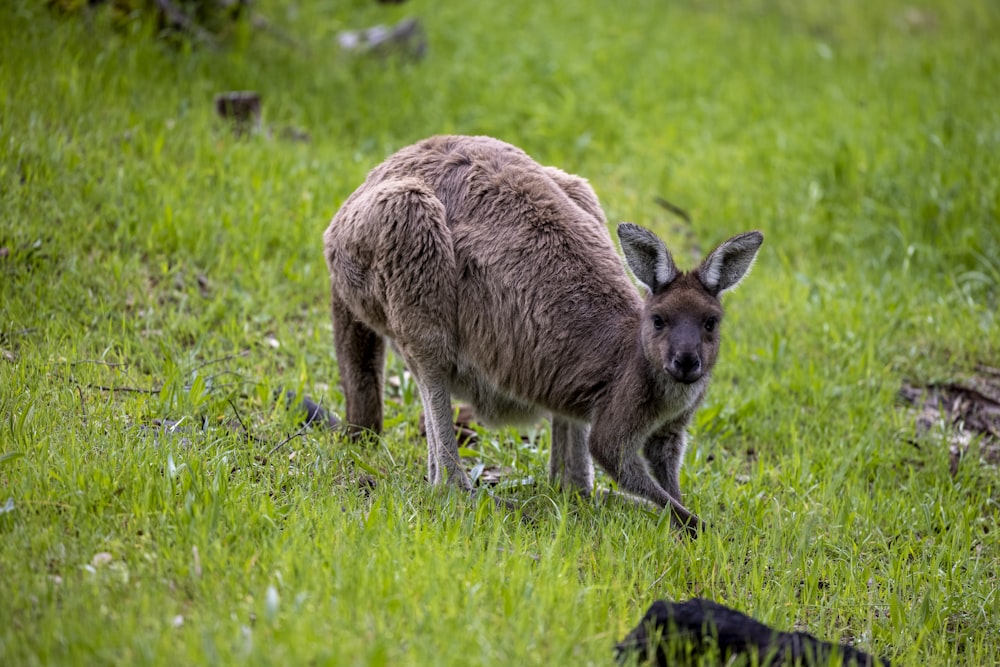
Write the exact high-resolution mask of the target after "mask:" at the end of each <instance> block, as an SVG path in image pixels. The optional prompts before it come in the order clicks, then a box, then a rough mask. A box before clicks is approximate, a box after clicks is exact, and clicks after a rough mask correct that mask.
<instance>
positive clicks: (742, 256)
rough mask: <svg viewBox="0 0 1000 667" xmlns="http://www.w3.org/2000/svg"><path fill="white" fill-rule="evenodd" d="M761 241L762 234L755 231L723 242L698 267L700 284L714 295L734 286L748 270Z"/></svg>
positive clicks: (755, 256)
mask: <svg viewBox="0 0 1000 667" xmlns="http://www.w3.org/2000/svg"><path fill="white" fill-rule="evenodd" d="M763 242H764V235H763V234H761V233H760V232H756V231H754V232H746V233H744V234H739V235H737V236H734V237H733V238H731V239H729V240H728V241H725V242H723V243H722V244H721V245H720V246H719V247H718V248H716V249H715V250H713V251H712V252H710V253H708V257H706V258H705V261H703V262H702V263H701V266H699V267H698V269H697V271H698V279H699V280H700V281H701V284H702V285H704V286H705V289H707V290H708V291H709V292H711V293H712V294H716V295H718V294H722V293H723V292H725V291H726V290H730V289H732V288H734V287H736V286H737V285H738V284H739V283H740V281H741V280H743V277H744V276H746V274H747V273H748V272H749V271H750V267H751V266H753V262H754V260H755V259H757V251H758V250H760V245H761V244H762V243H763Z"/></svg>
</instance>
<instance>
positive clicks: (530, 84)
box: [0, 0, 1000, 665]
mask: <svg viewBox="0 0 1000 667" xmlns="http://www.w3.org/2000/svg"><path fill="white" fill-rule="evenodd" d="M256 10H257V11H258V12H259V13H261V14H262V15H263V16H265V17H267V18H268V20H269V21H270V23H271V25H272V26H273V29H272V30H269V31H264V30H260V29H253V28H250V27H248V26H245V27H244V28H243V29H241V30H239V31H238V32H237V33H236V34H234V35H233V36H232V37H231V39H230V40H229V41H228V42H227V44H226V45H225V46H224V47H223V48H204V47H202V48H193V49H192V48H174V47H171V46H168V45H166V44H164V43H162V42H161V41H158V40H156V39H154V38H153V36H152V35H151V31H150V28H149V26H148V25H145V24H143V23H142V22H139V21H127V20H126V21H125V22H124V24H123V26H121V27H117V28H116V27H115V25H114V22H113V21H112V19H111V18H110V14H109V12H108V10H107V9H106V8H105V7H98V8H96V9H95V10H93V11H90V12H86V11H84V12H79V13H75V14H73V15H71V16H68V17H67V16H63V15H60V14H58V13H55V12H52V11H49V10H48V9H46V8H45V6H44V3H41V2H36V1H33V0H13V1H12V2H3V3H0V598H2V601H0V664H4V665H72V664H81V665H83V664H87V665H91V664H162V665H178V664H192V665H194V664H248V665H293V664H317V665H327V664H329V665H333V664H338V665H341V664H342V665H388V664H392V665H459V664H461V665H470V664H481V665H502V664H518V665H570V664H590V665H606V664H611V662H612V650H611V649H612V646H613V644H614V643H615V642H616V641H618V640H620V639H621V638H622V637H623V636H624V634H625V633H626V632H627V631H628V629H629V628H630V627H631V626H632V625H633V624H634V623H635V622H636V621H637V620H638V619H639V618H640V616H641V615H642V614H643V612H644V611H645V609H646V607H647V606H648V605H649V604H650V603H651V602H652V601H653V600H655V599H657V598H664V597H665V598H671V599H686V598H688V597H691V596H704V597H711V598H714V599H716V600H718V601H720V602H724V603H726V604H729V605H731V606H734V607H736V608H738V609H740V610H742V611H745V612H747V613H750V614H752V615H754V616H755V617H757V618H759V619H760V620H763V621H765V622H767V623H770V624H773V625H775V626H778V627H780V628H785V629H792V628H793V627H794V628H799V629H807V630H809V631H810V632H812V633H814V634H817V635H819V636H822V637H825V638H828V639H832V640H841V641H849V642H853V643H854V644H856V645H858V646H859V647H861V648H863V649H865V650H868V651H873V652H876V653H878V654H880V655H885V656H887V657H890V658H892V659H893V660H894V661H898V662H899V663H900V664H909V665H918V664H919V665H949V664H954V665H961V664H967V665H995V664H998V663H1000V592H998V589H1000V572H998V570H1000V539H998V538H997V535H998V529H1000V526H998V518H1000V473H998V471H997V468H996V467H995V466H991V465H987V464H985V463H983V462H981V461H980V460H978V457H977V456H975V455H970V456H967V457H965V458H964V459H962V461H961V463H960V465H959V466H958V469H957V472H956V473H955V474H954V475H953V474H951V473H950V471H949V463H950V462H949V453H948V449H949V444H950V443H951V439H950V435H949V432H948V429H947V428H946V425H945V424H943V423H942V424H938V425H935V426H934V427H933V428H931V429H930V430H929V431H928V432H926V433H923V434H919V435H918V434H915V432H914V423H913V414H912V413H911V412H909V411H908V410H907V409H906V406H905V405H904V404H903V403H902V402H901V400H900V399H899V397H898V392H899V389H900V386H901V385H902V383H903V382H904V381H908V382H911V383H914V384H916V385H922V384H927V383H931V382H938V381H953V380H961V379H963V378H967V377H968V376H969V375H970V374H972V373H975V372H976V368H977V365H979V364H985V365H986V366H992V367H997V366H1000V322H998V317H997V309H998V301H1000V222H998V218H1000V86H998V85H997V84H998V81H1000V39H998V38H997V37H998V35H1000V8H998V6H997V5H996V3H994V2H991V1H990V0H979V1H976V0H969V1H966V2H944V1H943V0H928V1H927V2H924V3H921V4H920V5H919V6H918V5H911V4H908V3H902V2H889V1H887V0H868V1H866V2H857V1H853V0H852V1H850V2H840V3H829V2H823V1H820V0H803V1H801V2H795V1H792V0H773V1H765V0H738V1H737V0H733V1H732V2H725V3H706V2H700V1H697V0H678V1H677V2H670V3H667V2H653V1H642V0H627V1H626V2H621V3H601V2H576V3H541V2H531V1H528V0H505V1H504V2H495V1H493V0H487V1H484V2H476V3H450V4H449V3H431V2H427V1H426V0H413V1H412V2H409V3H406V4H404V5H401V6H399V7H392V8H387V7H385V6H382V5H378V4H376V3H372V2H367V1H366V2H361V1H360V0H355V1H354V2H349V3H329V2H314V1H311V0H309V1H307V0H302V1H300V2H278V1H277V0H261V2H259V3H258V4H257V5H256ZM407 15H416V16H419V17H420V18H421V20H422V21H423V23H424V26H425V28H426V30H427V37H428V42H429V49H428V52H427V55H426V57H425V58H424V59H423V60H422V61H420V62H407V61H405V60H400V59H394V58H390V59H378V58H364V57H361V58H352V57H348V56H346V55H345V54H343V53H342V52H341V51H340V50H339V49H338V47H337V42H336V35H337V33H338V32H339V31H341V30H344V29H349V28H359V27H366V26H368V25H371V24H374V23H378V22H382V23H389V22H394V21H397V20H399V19H401V18H402V17H404V16H407ZM279 30H280V32H278V31H279ZM233 89H253V90H257V91H259V92H260V93H261V95H262V97H263V106H264V122H265V124H266V126H267V130H268V131H266V132H261V133H258V134H255V135H253V136H250V137H245V138H242V139H239V138H236V137H235V136H233V133H232V132H230V131H229V130H228V129H227V128H226V127H224V126H223V125H221V124H220V122H219V121H218V120H217V119H216V118H215V117H214V114H213V110H212V98H213V95H214V94H215V93H217V92H220V91H223V90H233ZM290 131H295V132H307V133H308V141H301V140H293V139H290V138H288V135H289V134H290ZM443 132H454V133H467V134H473V133H476V134H479V133H481V134H490V135H494V136H497V137H499V138H502V139H504V140H506V141H509V142H511V143H514V144H517V145H519V146H521V147H523V148H524V149H525V150H527V151H528V152H529V153H530V154H532V155H533V156H534V157H536V158H537V159H538V160H539V161H541V162H543V163H547V164H554V165H557V166H560V167H562V168H563V169H565V170H567V171H571V172H575V173H578V174H581V175H583V176H585V177H587V178H589V179H590V181H591V183H592V185H593V186H594V188H595V190H596V191H597V193H598V194H599V195H600V197H601V199H602V203H603V205H604V208H605V211H606V212H607V214H608V218H609V220H611V221H618V220H630V221H634V222H637V223H640V224H643V225H646V226H649V227H650V228H652V229H654V230H656V231H657V232H658V233H659V234H661V235H662V236H663V237H664V238H665V239H666V240H667V241H668V245H669V246H670V247H671V248H672V249H673V251H674V254H675V257H676V258H677V259H678V261H679V263H680V264H682V265H683V266H691V265H693V263H694V262H695V261H696V257H697V256H700V255H701V254H703V253H704V252H705V251H706V250H708V249H710V248H711V247H712V246H713V245H714V244H715V243H717V242H719V241H721V240H723V239H724V238H727V237H728V236H730V235H732V234H734V233H737V232H740V231H744V230H747V229H754V228H756V229H761V230H762V231H763V232H764V233H765V236H766V241H765V245H764V247H763V249H762V253H761V257H760V260H759V261H758V263H757V265H756V267H755V268H754V271H753V273H752V274H751V275H750V276H749V277H748V278H747V280H746V281H745V283H744V286H743V287H742V288H741V289H739V290H738V291H737V292H736V293H734V294H732V295H730V296H729V297H728V298H727V301H726V303H727V308H728V315H727V323H726V325H725V329H726V331H725V334H724V342H723V351H722V357H721V360H720V363H719V366H718V368H717V372H716V376H715V380H714V384H713V386H712V389H711V391H710V393H709V397H708V400H707V401H706V404H705V406H704V407H703V409H702V411H701V412H700V413H699V415H698V417H697V418H696V424H695V428H694V432H693V438H692V446H691V448H690V450H689V452H688V455H687V459H686V465H685V468H684V471H683V473H682V487H683V488H684V489H685V492H686V501H687V503H688V505H689V506H690V507H691V508H692V509H693V510H694V511H696V512H697V513H698V514H700V515H701V516H702V517H703V518H704V519H706V520H707V521H708V522H710V523H711V528H710V530H708V531H707V532H706V533H705V534H703V536H702V537H701V538H700V539H698V540H694V541H692V540H687V539H684V538H683V537H681V536H679V535H677V534H676V533H674V532H672V531H671V530H670V528H669V522H668V521H666V520H664V518H663V517H660V516H657V515H655V514H651V513H649V512H647V511H644V510H642V509H640V508H638V507H635V506H632V505H630V504H627V503H622V502H617V501H608V502H603V503H602V502H595V503H589V502H586V501H581V500H580V499H578V498H575V497H571V496H569V495H567V494H563V493H561V492H560V491H558V490H556V489H553V488H551V487H550V486H549V485H548V484H547V482H546V481H545V471H546V462H547V452H548V441H547V440H548V435H547V429H546V428H545V427H544V426H540V427H539V429H538V430H537V431H534V432H530V433H526V434H525V435H528V436H531V437H530V440H529V441H527V442H525V441H522V440H521V438H520V437H519V434H518V433H515V432H513V431H506V432H496V431H489V432H482V433H481V435H480V441H479V444H478V446H477V447H476V449H475V451H471V452H468V453H469V457H468V462H467V463H468V467H469V469H470V470H472V469H474V468H476V467H477V466H478V465H483V466H485V471H487V472H490V471H495V470H497V469H500V470H502V473H503V474H502V476H501V477H502V480H503V481H502V483H501V485H500V487H498V488H497V489H496V493H497V494H498V495H501V496H503V497H507V498H511V499H515V500H518V501H521V503H522V505H523V511H520V512H513V513H512V512H506V511H501V510H499V509H497V508H496V507H495V506H494V504H492V503H491V502H489V501H487V500H484V499H483V498H482V497H479V498H477V499H469V498H465V497H463V496H461V495H459V494H456V493H454V492H449V491H448V490H443V489H432V488H429V487H428V486H427V485H426V484H425V483H424V482H423V475H424V463H423V462H424V457H425V454H424V441H423V439H422V438H421V437H420V435H419V432H418V430H417V418H418V415H419V413H420V406H419V402H418V401H416V400H415V399H414V396H415V391H414V387H413V386H412V384H411V383H410V382H409V381H408V380H407V378H406V377H405V376H404V374H403V367H402V365H401V364H400V362H399V361H398V360H395V359H391V360H390V368H389V374H390V375H392V376H394V377H397V378H400V382H398V383H397V384H398V386H394V387H392V388H391V391H390V394H389V403H388V407H387V429H386V433H385V434H384V437H383V438H382V440H381V441H380V442H378V443H377V444H369V445H354V444H350V443H348V442H345V441H343V440H341V439H339V438H338V437H337V436H335V435H332V434H329V433H323V432H316V431H314V432H307V433H304V434H303V433H300V434H297V435H296V429H297V426H296V417H295V415H294V414H290V413H288V412H287V411H286V410H285V408H284V407H283V406H280V405H275V403H274V401H273V400H272V398H271V396H272V393H273V392H274V391H275V390H276V389H277V388H278V387H282V386H283V387H289V388H293V389H295V390H297V391H299V392H303V393H305V394H308V395H309V396H311V397H313V398H315V399H316V400H317V401H319V402H320V403H322V404H324V405H326V406H328V407H329V408H331V409H332V410H333V411H335V412H341V411H342V409H343V397H342V395H341V394H340V391H339V387H338V374H337V364H336V360H335V359H334V358H333V354H332V349H333V346H332V340H331V327H330V324H329V317H328V307H327V278H326V275H325V274H326V268H325V264H324V261H323V256H322V251H321V234H322V231H323V229H324V228H325V226H326V224H327V222H328V220H329V219H330V217H331V216H332V215H333V213H334V212H335V211H336V210H337V208H338V206H339V205H340V203H341V202H342V201H343V200H344V199H345V198H346V197H347V196H348V195H349V194H350V192H351V191H352V190H353V189H354V188H355V187H356V186H357V185H358V184H359V183H360V182H361V181H362V180H363V178H364V175H365V173H366V172H367V171H368V170H369V169H370V168H371V167H373V166H374V165H376V164H377V163H378V162H380V161H381V160H382V159H383V158H384V157H386V156H387V155H388V154H389V153H390V152H392V151H393V150H395V149H396V148H399V147H402V146H404V145H406V144H409V143H411V142H413V141H416V140H418V139H420V138H423V137H424V136H427V135H431V134H435V133H443ZM657 196H660V197H664V198H666V199H668V200H670V201H671V202H673V203H675V204H677V205H679V206H681V207H683V208H684V209H686V210H687V211H688V212H689V213H690V215H691V218H692V219H693V224H692V225H690V226H688V225H686V224H684V223H683V222H682V221H681V220H680V219H679V218H677V217H676V216H674V215H672V214H670V213H669V212H667V211H666V210H664V209H663V208H661V207H659V206H658V205H657V204H656V203H655V202H654V198H655V197H657ZM240 421H242V426H241V425H240V424H239V422H240ZM178 422H179V423H178ZM167 425H174V426H175V428H172V429H171V428H168V427H167ZM244 429H246V430H248V431H249V432H250V433H251V434H252V435H253V438H252V439H248V438H247V437H245V434H244ZM289 436H295V437H291V438H289ZM282 443H283V444H282ZM975 446H976V445H973V447H975ZM971 451H973V452H974V451H975V450H971ZM476 469H477V470H478V468H476ZM599 483H600V484H601V485H602V486H604V487H607V486H608V485H609V481H608V480H607V479H606V478H601V479H600V480H599Z"/></svg>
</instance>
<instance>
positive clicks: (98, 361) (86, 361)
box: [66, 359, 128, 368]
mask: <svg viewBox="0 0 1000 667" xmlns="http://www.w3.org/2000/svg"><path fill="white" fill-rule="evenodd" d="M66 363H68V364H69V365H70V366H77V365H79V364H96V365H98V366H107V367H108V368H128V364H127V363H121V362H115V361H104V360H102V359H77V360H76V361H68V362H66Z"/></svg>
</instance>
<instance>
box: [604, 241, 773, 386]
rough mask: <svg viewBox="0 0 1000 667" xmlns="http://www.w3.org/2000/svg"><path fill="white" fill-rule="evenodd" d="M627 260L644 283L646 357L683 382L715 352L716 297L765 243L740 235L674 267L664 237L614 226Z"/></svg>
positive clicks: (701, 370) (706, 367) (708, 366)
mask: <svg viewBox="0 0 1000 667" xmlns="http://www.w3.org/2000/svg"><path fill="white" fill-rule="evenodd" d="M618 238H619V239H620V240H621V242H622V251H623V252H624V253H625V261H626V262H627V263H628V266H629V268H630V269H631V270H632V273H633V275H635V277H636V279H637V280H638V281H639V282H640V283H642V284H643V285H645V286H646V289H647V292H646V293H647V295H648V296H647V297H646V301H645V304H644V305H643V309H642V321H641V323H640V325H639V328H640V333H641V336H642V344H643V347H644V349H645V352H646V358H647V359H648V360H649V362H650V363H651V364H652V365H653V367H654V370H659V369H662V370H663V371H665V372H666V373H668V374H669V375H670V376H671V377H672V378H674V380H676V381H677V382H681V383H684V384H691V383H693V382H697V381H698V380H700V379H701V378H703V377H705V375H706V374H707V373H708V372H709V371H711V370H712V367H713V366H715V358H716V357H717V356H718V354H719V325H720V324H721V323H722V305H721V304H720V303H719V295H720V294H722V293H723V292H725V291H727V290H730V289H732V288H733V287H736V285H737V284H739V282H740V280H742V279H743V276H744V275H746V272H747V271H749V270H750V265H751V264H753V261H754V259H755V258H756V257H757V250H759V249H760V244H761V243H763V242H764V236H763V235H762V234H761V233H760V232H746V233H745V234H738V235H737V236H734V237H732V238H731V239H729V240H728V241H725V242H724V243H722V244H721V245H719V247H718V248H716V249H715V250H713V251H712V252H710V253H708V256H707V257H705V259H704V260H703V261H702V263H701V264H700V265H699V266H698V268H696V269H694V270H693V271H690V272H688V273H684V272H682V271H679V270H678V269H677V266H676V265H675V264H674V260H673V257H671V255H670V252H669V251H668V250H667V247H666V246H665V245H663V241H661V240H660V239H659V238H657V237H656V235H655V234H653V233H652V232H650V231H649V230H647V229H643V228H642V227H638V226H636V225H632V224H629V223H627V222H623V223H622V224H620V225H618Z"/></svg>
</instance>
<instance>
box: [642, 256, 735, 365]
mask: <svg viewBox="0 0 1000 667" xmlns="http://www.w3.org/2000/svg"><path fill="white" fill-rule="evenodd" d="M642 317H643V323H642V337H643V342H644V346H645V348H646V355H647V357H648V358H649V360H650V362H651V363H653V364H654V366H657V367H658V368H659V369H662V371H663V372H666V373H668V374H670V376H671V377H673V378H674V380H676V381H677V382H681V383H684V384H691V383H692V382H696V381H698V380H700V379H701V378H702V377H703V376H705V375H706V374H707V373H709V372H710V371H711V370H712V367H713V366H715V360H716V358H717V357H718V354H719V329H720V326H721V324H722V306H721V305H720V303H719V300H718V299H717V298H716V297H714V296H712V295H711V294H710V293H709V292H708V290H707V289H706V288H705V287H704V285H702V284H701V282H700V281H699V280H698V278H697V277H696V276H695V275H693V274H683V275H680V276H677V277H676V278H675V279H674V280H673V281H671V283H670V284H669V285H667V286H665V287H663V288H661V290H660V291H659V292H657V293H655V294H652V295H650V296H649V297H648V298H647V299H646V303H645V307H644V308H643V315H642Z"/></svg>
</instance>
